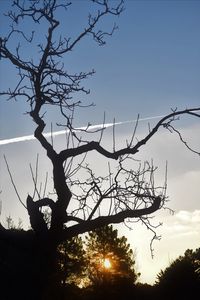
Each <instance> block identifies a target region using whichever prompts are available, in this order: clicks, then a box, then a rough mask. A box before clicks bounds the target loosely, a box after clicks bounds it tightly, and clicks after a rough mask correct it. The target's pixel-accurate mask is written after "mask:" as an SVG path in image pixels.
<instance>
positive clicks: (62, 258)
mask: <svg viewBox="0 0 200 300" xmlns="http://www.w3.org/2000/svg"><path fill="white" fill-rule="evenodd" d="M58 252H59V259H58V262H59V268H58V276H59V277H60V278H61V282H62V283H63V284H65V283H68V284H75V285H79V284H80V283H81V279H82V277H84V275H85V268H86V259H85V250H84V247H83V240H82V238H81V237H73V238H72V239H71V240H66V241H65V242H63V243H62V244H60V245H59V246H58Z"/></svg>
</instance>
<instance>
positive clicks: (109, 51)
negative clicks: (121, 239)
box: [0, 0, 200, 281]
mask: <svg viewBox="0 0 200 300" xmlns="http://www.w3.org/2000/svg"><path fill="white" fill-rule="evenodd" d="M114 2H115V1H113V3H114ZM10 3H11V1H6V0H1V1H0V8H1V9H0V11H1V14H2V13H3V11H6V10H8V9H9V8H10V7H9V5H10ZM72 3H73V5H72V8H69V10H68V12H67V15H66V16H67V17H66V16H65V15H64V12H63V11H62V12H61V13H60V15H59V17H60V18H61V19H62V21H63V25H62V27H61V28H62V33H65V34H67V35H68V36H69V35H70V34H72V36H73V34H75V33H76V32H80V30H81V29H82V28H83V26H84V24H86V22H87V13H88V11H89V9H90V7H91V6H88V1H86V0H85V1H84V0H83V1H78V0H77V1H72ZM90 5H91V4H90ZM199 13H200V1H167V0H166V1H162V0H160V1H153V0H149V1H134V0H129V1H128V0H127V1H125V10H124V12H123V13H122V15H121V16H120V18H117V19H112V18H111V19H109V20H105V23H102V26H105V27H106V28H108V27H110V28H111V26H112V24H113V21H115V22H116V23H117V25H118V27H119V29H118V30H117V31H116V32H115V34H114V35H113V36H112V37H111V38H109V39H108V40H107V45H106V46H104V47H98V46H97V45H96V44H95V43H94V42H92V41H91V39H89V38H87V39H85V40H84V41H83V42H82V43H81V44H80V45H78V47H76V48H75V49H74V51H73V52H72V53H70V55H69V56H68V57H66V58H65V59H64V63H65V65H66V67H67V68H68V69H69V70H72V71H77V72H78V71H89V70H91V69H95V70H96V74H95V75H94V76H93V77H92V78H91V79H90V80H88V81H87V82H86V83H85V84H86V86H87V87H88V88H90V90H91V93H90V95H89V96H87V97H85V96H84V97H83V100H85V101H87V102H94V103H95V104H96V106H95V107H94V108H89V109H87V110H83V111H80V113H79V115H77V121H76V122H77V123H76V124H77V126H84V125H86V124H87V122H88V121H90V122H91V123H92V124H99V123H101V122H102V120H103V114H104V111H105V112H106V119H107V122H112V120H113V118H114V117H115V118H116V120H117V121H126V120H132V119H135V118H136V117H137V114H138V113H140V116H141V117H151V116H157V115H163V114H167V113H168V112H170V109H171V108H176V107H177V108H178V109H185V108H186V107H195V106H199V105H200V97H199V96H200V39H199V34H200V18H199ZM7 26H8V23H7V21H6V19H5V18H4V17H1V18H0V31H1V33H3V34H4V32H5V31H6V28H7ZM24 28H26V29H27V30H29V29H32V27H31V28H30V26H29V24H26V26H25V27H24ZM38 32H39V36H40V35H41V31H37V32H36V35H37V33H38ZM38 38H39V37H38ZM16 42H17V41H16V40H13V41H12V45H11V46H12V47H14V46H15V45H16ZM25 49H26V48H24V52H25V54H26V55H27V56H28V55H31V56H33V57H34V59H37V54H34V53H33V50H34V49H33V48H32V49H29V50H28V49H26V51H25ZM15 82H16V74H15V71H14V70H13V69H12V67H11V66H10V65H9V64H7V63H6V62H4V61H3V60H1V61H0V88H1V90H2V89H4V88H5V87H9V86H12V85H13V84H14V83H15ZM27 109H28V107H27V104H25V103H24V102H23V101H22V100H19V101H18V102H15V103H14V102H6V101H3V100H2V99H1V102H0V138H1V139H5V138H11V137H16V136H22V135H28V134H32V130H33V128H34V125H33V124H32V122H31V120H30V118H29V117H28V115H24V114H23V113H24V112H25V111H27ZM48 116H49V117H51V118H53V119H54V120H55V119H56V117H57V114H54V113H53V112H51V113H50V114H49V115H48ZM180 124H181V126H182V127H183V128H184V134H185V136H187V137H188V139H190V141H191V143H192V144H193V145H194V146H196V147H200V145H199V142H200V141H199V139H198V133H199V129H200V125H199V123H196V122H194V121H192V120H190V122H186V121H184V122H182V123H180ZM145 126H146V127H147V124H146V123H145V124H144V126H143V127H142V128H141V131H139V135H140V134H142V133H143V132H144V130H145V128H146V127H145ZM55 129H57V128H55ZM131 129H132V128H131ZM129 133H130V126H127V127H122V128H120V129H119V139H118V140H119V144H120V145H121V143H123V141H122V140H125V138H126V135H128V134H129ZM59 141H60V140H59V138H58V143H59ZM107 141H108V142H109V134H108V137H107ZM146 149H147V150H146V152H145V150H144V151H142V152H141V155H140V157H139V158H141V159H144V160H145V159H148V158H149V159H151V158H152V157H154V158H155V161H156V163H157V164H158V165H159V167H161V169H162V168H164V165H165V161H166V160H168V162H169V175H168V176H169V179H168V189H169V191H168V193H169V195H170V199H171V201H172V202H171V206H172V208H174V209H175V211H176V214H175V217H174V219H170V218H172V217H171V216H169V215H168V214H167V213H166V215H165V217H164V220H165V221H166V222H165V225H164V226H166V227H163V228H164V229H163V233H165V232H170V230H171V231H173V228H175V226H177V224H178V223H177V222H180V219H181V218H182V219H181V220H182V221H183V219H184V222H186V221H187V222H188V223H187V225H188V227H187V228H189V229H188V231H187V230H186V229H185V230H186V231H184V233H186V235H183V239H184V240H181V241H182V242H181V241H180V240H179V239H178V238H177V237H178V235H177V236H176V238H177V240H178V241H179V246H177V245H176V246H175V243H174V240H173V241H172V242H171V243H170V242H169V240H167V241H166V242H165V238H167V237H165V235H164V238H163V240H164V242H163V244H162V240H161V242H159V245H161V246H158V245H156V246H155V248H156V247H157V248H156V249H155V252H156V254H157V258H155V261H154V262H153V263H152V262H151V260H148V262H146V265H148V269H152V271H150V273H149V274H150V275H149V277H148V276H147V277H145V278H144V280H149V281H151V280H152V278H154V277H153V276H155V273H156V270H157V271H159V268H161V267H162V266H163V265H166V264H167V263H168V261H167V258H166V257H170V258H171V257H174V256H175V255H176V254H179V253H180V251H183V250H184V247H185V250H186V249H187V248H189V247H197V242H196V241H198V240H199V235H196V233H195V234H194V233H193V235H192V233H191V232H192V231H195V230H196V231H197V229H196V228H197V226H198V224H199V222H200V220H199V219H198V217H199V215H198V212H199V209H200V207H199V191H197V184H198V178H199V175H200V162H199V158H198V157H195V156H194V155H193V154H191V153H188V151H186V150H185V148H184V147H183V145H180V143H178V142H177V139H175V138H174V136H173V137H171V135H170V134H169V133H165V135H164V136H163V134H160V135H158V137H157V138H156V139H154V140H153V142H152V143H150V145H149V146H148V147H147V148H146ZM37 152H39V153H41V150H40V147H39V146H38V145H37V144H36V142H26V143H24V144H23V145H22V144H12V145H7V146H1V148H0V155H1V158H0V159H1V168H2V171H1V189H2V191H3V192H2V195H1V196H2V202H3V211H2V216H4V217H5V215H8V214H9V213H10V214H11V215H13V214H14V215H15V216H16V217H17V216H19V217H21V218H23V219H24V218H25V216H24V212H23V208H21V206H20V204H19V203H18V202H17V199H16V196H15V194H14V193H13V188H12V186H11V185H10V182H9V178H8V177H7V176H5V175H4V176H2V173H3V171H4V169H5V164H4V161H3V154H4V153H5V154H6V156H7V158H8V160H9V162H10V166H11V168H12V170H13V173H14V176H15V178H16V181H17V185H18V187H19V190H20V191H21V194H22V197H26V195H27V193H28V192H29V188H30V186H31V183H30V182H28V178H27V175H26V174H27V173H30V171H29V163H30V161H31V162H32V161H35V158H36V153H37ZM42 155H43V154H42V153H41V157H42ZM42 167H43V168H44V169H45V168H48V162H43V163H42ZM4 174H5V173H4ZM41 176H42V175H41ZM159 180H160V179H159ZM29 181H30V178H29ZM194 183H195V184H194ZM186 185H187V188H186ZM24 186H26V188H25V189H24ZM184 187H185V190H184ZM191 195H192V196H191ZM188 197H190V199H189V201H188ZM7 199H12V201H11V200H7ZM182 211H185V214H184V213H181V212H182ZM196 211H197V212H196ZM159 218H161V219H162V215H161V216H160V215H159ZM188 220H189V221H188ZM194 220H197V221H194ZM162 221H163V220H162ZM182 221H181V222H182ZM195 222H196V223H195ZM181 224H182V223H181ZM184 224H185V223H184ZM172 225H174V227H173V226H172ZM179 225H180V224H179ZM167 226H168V227H170V226H171V227H170V228H171V229H169V228H168V229H167ZM184 228H185V227H184ZM191 228H193V229H194V228H195V230H193V229H191ZM190 229H191V230H190ZM123 230H124V231H123V232H126V229H123ZM167 230H168V231H167ZM196 231H195V232H196ZM138 232H140V229H138ZM174 232H175V231H174ZM126 234H128V235H130V233H127V232H126ZM143 234H144V235H143V236H144V239H143V242H144V240H145V242H146V243H145V245H144V244H142V245H141V240H140V239H139V235H138V240H137V241H136V240H135V239H134V238H133V235H130V239H131V241H132V243H133V247H134V246H135V244H136V247H137V251H138V253H142V254H143V252H140V249H139V247H142V248H143V251H144V249H145V251H146V252H145V253H144V255H146V257H147V258H148V259H149V258H150V254H149V249H148V245H149V237H146V235H145V233H143ZM177 234H178V233H177ZM187 234H188V235H187ZM136 236H137V234H136ZM186 236H187V237H188V236H189V238H188V240H187V239H186ZM176 238H175V239H176ZM187 241H188V243H187ZM165 243H166V244H165ZM164 245H165V246H166V245H170V246H169V249H167V251H166V252H167V254H166V252H164V248H165V246H164ZM180 245H181V246H180ZM195 245H196V246H195ZM159 247H160V248H159ZM156 250H157V251H156ZM180 254H181V253H180ZM161 257H165V258H166V259H164V262H163V264H159V263H160V261H161ZM156 259H157V260H156ZM144 264H145V263H144ZM140 266H142V263H140ZM139 271H141V270H139ZM144 272H145V270H144Z"/></svg>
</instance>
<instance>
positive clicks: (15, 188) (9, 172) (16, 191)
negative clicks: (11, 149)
mask: <svg viewBox="0 0 200 300" xmlns="http://www.w3.org/2000/svg"><path fill="white" fill-rule="evenodd" d="M3 157H4V160H5V163H6V167H7V170H8V174H9V176H10V180H11V182H12V185H13V187H14V190H15V193H16V195H17V197H18V199H19V202H20V203H21V204H22V205H23V206H24V207H25V208H26V209H27V207H26V205H25V204H24V203H23V201H22V200H21V197H20V195H19V193H18V190H17V187H16V185H15V183H14V180H13V177H12V174H11V171H10V168H9V165H8V162H7V159H6V156H5V155H4V156H3Z"/></svg>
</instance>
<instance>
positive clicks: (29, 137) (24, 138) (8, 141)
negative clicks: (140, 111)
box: [0, 115, 164, 146]
mask: <svg viewBox="0 0 200 300" xmlns="http://www.w3.org/2000/svg"><path fill="white" fill-rule="evenodd" d="M162 117H164V115H162V116H154V117H147V118H141V119H139V120H138V121H147V120H153V119H159V118H162ZM135 122H137V120H130V121H122V122H117V123H106V124H97V125H92V126H84V127H79V128H75V129H74V130H73V131H80V130H86V129H87V131H88V132H90V131H92V130H98V129H102V128H108V127H112V126H114V125H123V124H127V123H135ZM67 132H69V130H59V131H54V132H47V133H44V136H45V137H47V138H48V137H51V136H53V137H54V136H58V135H63V134H66V133H67ZM32 140H35V137H34V135H25V136H20V137H15V138H11V139H4V140H0V146H2V145H8V144H12V143H18V142H26V141H32Z"/></svg>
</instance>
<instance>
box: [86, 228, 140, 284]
mask: <svg viewBox="0 0 200 300" xmlns="http://www.w3.org/2000/svg"><path fill="white" fill-rule="evenodd" d="M86 256H87V260H88V267H87V272H88V277H89V279H90V281H91V283H92V284H93V285H97V286H98V285H102V284H105V283H106V282H107V283H110V284H111V283H116V282H118V281H120V280H121V279H122V278H123V279H127V280H128V281H129V282H130V283H131V284H134V283H135V282H136V280H137V277H138V275H139V274H137V273H136V270H135V260H134V253H133V250H132V249H131V248H130V245H129V244H128V243H127V239H126V237H125V236H122V237H118V232H117V230H116V229H113V227H112V226H106V227H101V228H98V229H95V230H94V231H92V232H89V234H88V236H87V237H86Z"/></svg>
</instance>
